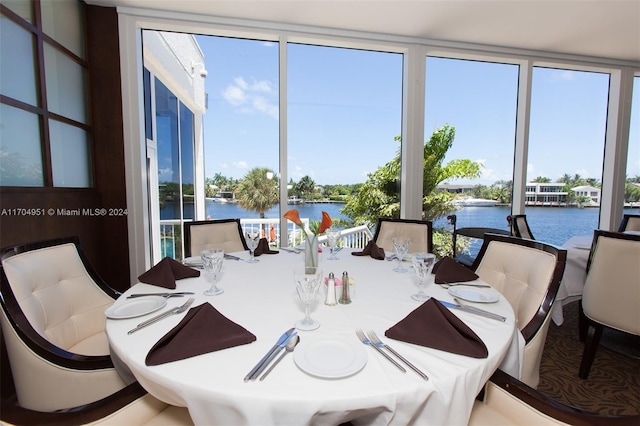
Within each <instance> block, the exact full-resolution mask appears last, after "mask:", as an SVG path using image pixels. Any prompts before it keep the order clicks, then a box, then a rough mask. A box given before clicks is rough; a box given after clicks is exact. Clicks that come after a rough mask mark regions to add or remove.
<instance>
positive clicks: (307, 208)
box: [206, 202, 640, 245]
mask: <svg viewBox="0 0 640 426" xmlns="http://www.w3.org/2000/svg"><path fill="white" fill-rule="evenodd" d="M290 207H291V208H296V209H298V211H299V212H300V217H308V218H310V219H315V220H320V218H321V216H322V211H323V210H324V211H326V212H327V213H329V214H330V215H331V217H332V218H336V217H343V218H344V219H347V218H346V217H345V216H344V215H342V214H340V209H341V208H342V207H343V205H342V204H331V203H328V204H311V203H307V204H304V205H298V206H290ZM206 211H207V215H210V216H211V218H212V219H224V218H230V217H245V218H258V217H260V215H259V214H258V213H256V212H249V211H246V210H244V209H242V208H240V207H239V206H238V205H237V204H218V203H211V202H210V203H207V208H206ZM598 212H599V210H598V209H597V208H584V209H577V208H560V207H527V209H526V214H527V221H528V222H529V227H530V228H531V232H532V233H533V236H534V237H535V238H536V239H537V240H540V241H544V242H548V243H551V244H555V245H562V244H563V243H564V242H565V241H567V240H568V239H569V238H571V237H572V236H574V235H590V234H592V232H593V230H594V229H596V228H597V227H598ZM624 212H625V213H634V214H638V213H640V211H639V210H638V209H625V211H624ZM510 213H511V212H510V210H509V207H464V208H462V209H460V210H459V211H457V212H456V215H457V216H458V223H457V226H458V227H459V228H462V227H465V226H484V227H490V228H499V229H505V230H508V225H507V216H508V215H509V214H510ZM279 216H280V213H279V209H278V208H273V209H271V210H269V211H268V212H266V213H265V217H267V218H277V217H279ZM434 227H436V228H446V229H451V226H450V225H449V224H448V222H447V221H446V219H444V218H443V219H439V220H437V221H436V222H435V223H434Z"/></svg>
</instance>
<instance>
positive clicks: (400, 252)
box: [391, 237, 411, 272]
mask: <svg viewBox="0 0 640 426" xmlns="http://www.w3.org/2000/svg"><path fill="white" fill-rule="evenodd" d="M410 241H411V240H410V239H409V238H406V237H395V238H393V239H392V240H391V242H392V243H393V248H394V249H395V251H396V258H397V259H398V266H396V267H395V268H393V270H394V271H396V272H407V271H409V270H408V269H407V268H405V267H404V266H403V265H402V259H404V256H405V255H406V254H407V251H408V250H409V242H410Z"/></svg>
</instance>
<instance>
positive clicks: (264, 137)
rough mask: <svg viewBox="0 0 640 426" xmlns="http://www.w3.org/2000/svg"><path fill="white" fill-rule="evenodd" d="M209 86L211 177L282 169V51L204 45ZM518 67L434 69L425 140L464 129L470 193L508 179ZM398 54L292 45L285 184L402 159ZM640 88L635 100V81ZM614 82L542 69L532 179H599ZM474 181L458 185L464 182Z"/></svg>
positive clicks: (434, 62)
mask: <svg viewBox="0 0 640 426" xmlns="http://www.w3.org/2000/svg"><path fill="white" fill-rule="evenodd" d="M197 40H198V43H199V44H200V47H201V49H202V51H203V53H204V56H205V64H206V69H207V71H208V77H207V79H206V91H207V93H208V110H207V112H206V114H205V116H204V126H205V174H206V176H207V177H211V176H213V175H214V174H215V173H221V174H222V175H225V176H230V177H233V178H237V179H240V178H242V177H243V176H244V174H245V173H246V172H247V171H249V170H250V169H251V168H253V167H269V168H272V169H274V170H276V171H277V169H278V138H279V130H278V102H279V101H278V46H277V44H276V43H270V42H262V41H254V40H238V39H224V38H216V37H206V36H198V37H197ZM517 73H518V68H517V66H514V65H506V64H492V63H484V62H473V61H460V60H451V59H442V58H429V59H428V60H427V82H426V86H427V87H426V105H425V110H426V112H425V139H428V138H429V136H430V134H431V132H432V131H433V130H435V129H436V128H438V127H440V126H442V125H443V124H445V123H448V124H450V125H452V126H454V127H455V128H456V138H455V141H454V144H453V147H452V148H451V150H450V151H449V152H448V154H447V157H446V159H445V161H449V160H451V159H455V158H468V159H470V160H474V161H478V162H480V163H481V164H482V165H483V169H482V170H483V175H482V177H481V178H480V179H478V180H475V181H473V183H482V184H485V185H490V184H492V183H494V182H495V181H497V180H511V173H512V168H513V143H514V134H515V109H516V94H517V93H516V92H517ZM401 77H402V57H401V55H399V54H392V53H379V52H366V51H358V50H351V49H337V48H335V49H334V48H325V47H317V46H307V45H291V46H290V47H289V49H288V80H289V83H288V138H289V152H288V164H289V168H288V174H289V177H290V178H293V179H294V180H295V181H297V180H299V179H300V178H301V177H302V176H305V175H309V176H310V177H311V178H312V179H313V180H314V181H315V182H316V183H318V184H340V183H345V184H350V183H357V182H363V181H364V180H365V179H366V175H367V173H371V172H373V171H375V170H376V169H377V168H378V167H380V166H382V165H384V164H385V163H386V162H387V161H389V160H390V159H391V158H392V157H393V155H394V154H395V152H396V150H397V148H398V144H397V143H396V142H394V140H393V138H394V136H396V135H399V134H400V129H401V113H402V111H401V109H402V105H401V93H402V81H401ZM635 80H636V85H635V86H636V92H638V91H640V88H638V86H639V84H638V78H636V79H635ZM607 87H608V76H607V75H605V74H598V73H586V72H572V71H566V70H552V69H543V68H536V69H535V70H534V76H533V96H532V106H531V110H532V115H531V127H530V150H529V159H528V160H529V161H528V163H529V164H528V178H529V179H533V178H535V177H536V176H545V177H549V178H551V179H552V180H556V179H557V178H558V177H560V176H562V175H563V174H564V173H569V174H571V175H574V174H580V175H581V176H583V177H594V178H597V179H600V174H601V171H600V169H601V164H602V156H603V153H602V151H603V140H604V131H605V120H606V102H607ZM639 103H640V95H636V96H635V98H634V104H633V118H632V122H633V125H632V131H631V135H630V137H631V140H632V143H631V147H630V152H629V158H630V161H629V167H628V174H630V175H631V176H635V175H640V132H639V130H638V127H639V126H640V118H639V117H638V115H640V105H639ZM468 182H471V181H455V182H454V181H452V182H451V183H468Z"/></svg>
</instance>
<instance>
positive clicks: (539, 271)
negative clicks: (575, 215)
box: [472, 234, 567, 388]
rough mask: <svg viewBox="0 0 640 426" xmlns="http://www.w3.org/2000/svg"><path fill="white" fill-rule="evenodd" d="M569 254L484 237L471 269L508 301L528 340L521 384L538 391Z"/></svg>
mask: <svg viewBox="0 0 640 426" xmlns="http://www.w3.org/2000/svg"><path fill="white" fill-rule="evenodd" d="M566 258H567V252H566V250H562V249H559V248H557V247H555V246H551V245H549V244H544V243H541V242H538V241H533V240H527V239H522V238H516V237H511V236H504V235H496V234H485V236H484V243H483V245H482V248H481V249H480V253H478V257H477V258H476V260H475V262H474V264H473V266H472V269H473V270H475V272H476V274H478V276H479V277H480V278H481V279H482V280H483V281H485V282H487V283H488V284H490V285H491V286H492V287H493V288H495V289H496V290H498V291H499V292H500V293H502V295H503V296H504V297H505V298H506V299H507V300H508V301H509V303H510V304H511V307H512V308H513V311H514V313H515V317H516V325H517V327H518V329H519V330H520V332H521V333H522V335H523V337H524V340H525V348H524V359H523V368H522V378H521V380H522V381H523V382H524V383H526V384H527V385H529V386H531V387H533V388H536V387H537V386H538V381H539V379H540V359H541V358H542V351H543V349H544V343H545V340H546V338H547V331H548V329H549V321H550V320H551V308H552V305H553V302H554V301H555V298H556V294H557V293H558V288H559V287H560V281H561V279H562V274H563V273H564V266H565V263H566Z"/></svg>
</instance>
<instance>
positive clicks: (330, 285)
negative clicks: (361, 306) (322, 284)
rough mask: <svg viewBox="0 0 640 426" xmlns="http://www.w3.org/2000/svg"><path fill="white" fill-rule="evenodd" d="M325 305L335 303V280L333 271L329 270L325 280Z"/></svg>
mask: <svg viewBox="0 0 640 426" xmlns="http://www.w3.org/2000/svg"><path fill="white" fill-rule="evenodd" d="M324 304H325V305H327V306H334V305H335V304H336V280H335V276H334V275H333V272H329V279H328V281H327V298H326V300H325V301H324Z"/></svg>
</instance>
